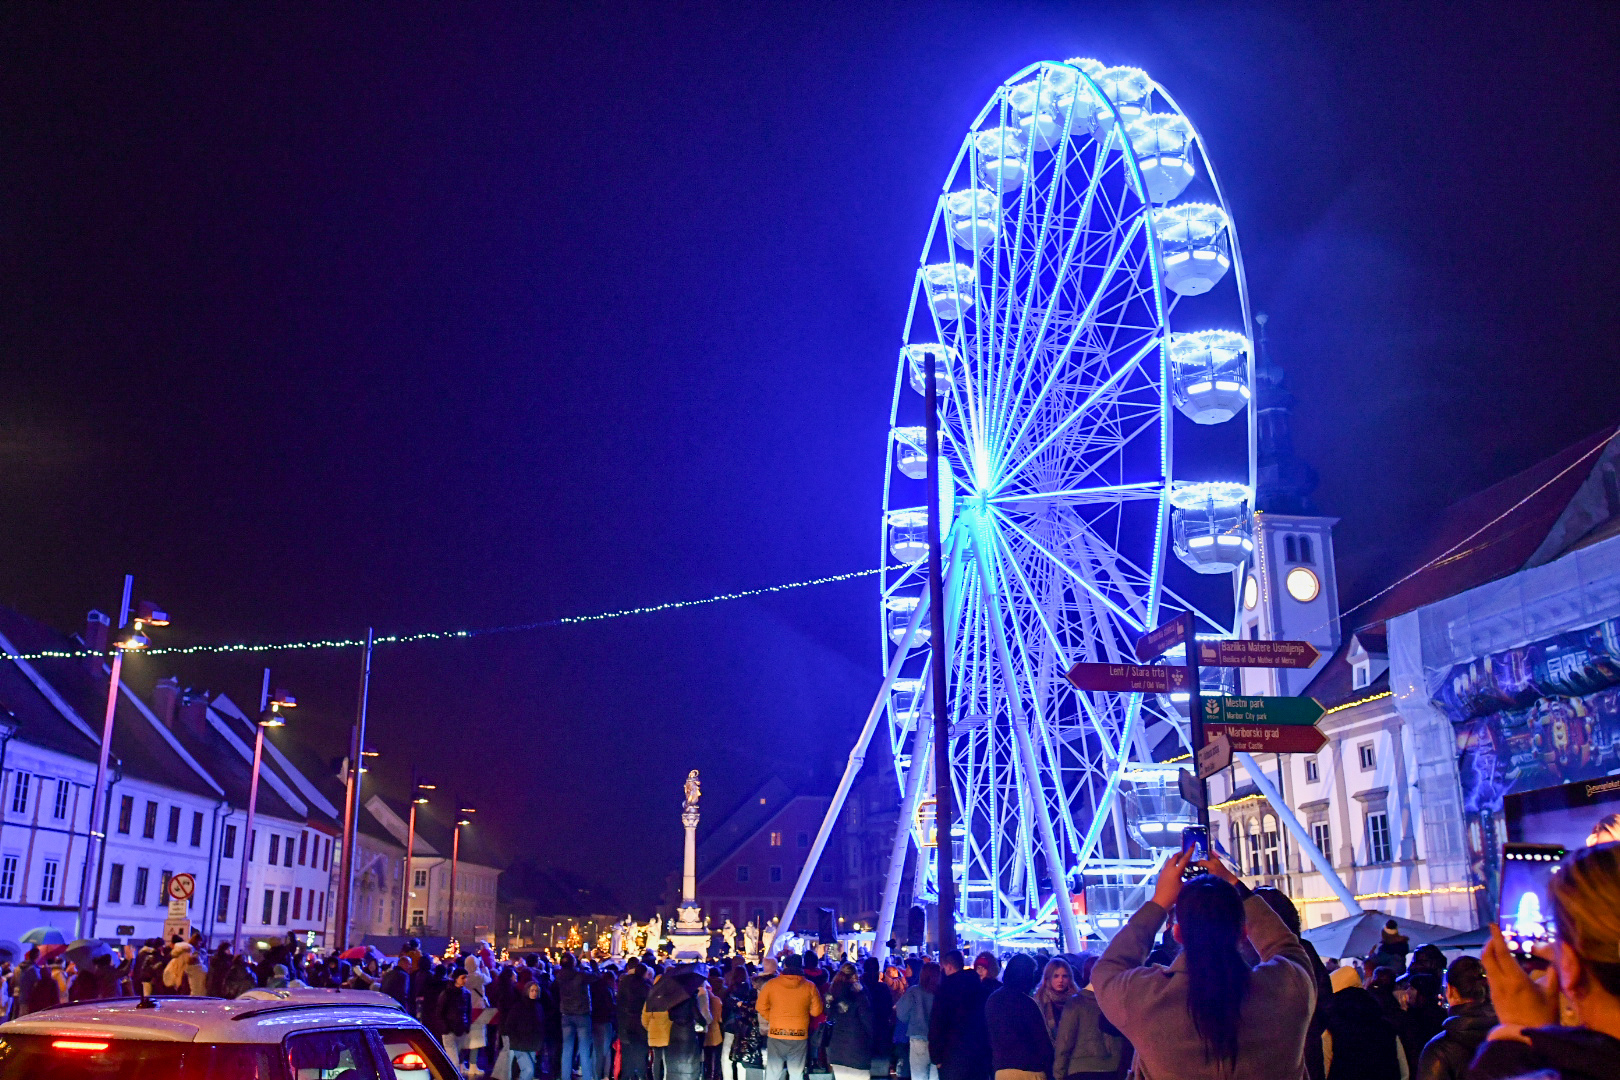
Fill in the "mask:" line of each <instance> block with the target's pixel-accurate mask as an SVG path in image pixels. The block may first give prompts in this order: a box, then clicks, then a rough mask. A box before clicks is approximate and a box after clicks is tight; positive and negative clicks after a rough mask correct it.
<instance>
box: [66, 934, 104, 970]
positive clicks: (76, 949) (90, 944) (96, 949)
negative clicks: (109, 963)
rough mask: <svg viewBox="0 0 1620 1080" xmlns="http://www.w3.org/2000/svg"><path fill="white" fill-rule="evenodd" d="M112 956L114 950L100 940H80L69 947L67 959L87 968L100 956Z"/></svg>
mask: <svg viewBox="0 0 1620 1080" xmlns="http://www.w3.org/2000/svg"><path fill="white" fill-rule="evenodd" d="M112 954H113V951H112V949H111V948H109V947H108V945H107V943H106V942H105V941H102V940H100V939H99V938H80V939H79V940H78V941H75V942H73V943H72V944H70V945H68V947H67V958H68V959H69V960H71V961H73V962H74V963H75V964H77V965H78V966H79V967H85V966H86V965H88V964H89V963H91V961H93V960H95V958H96V957H98V956H103V955H105V956H111V955H112Z"/></svg>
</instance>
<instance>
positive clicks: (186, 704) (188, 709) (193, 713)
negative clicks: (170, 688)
mask: <svg viewBox="0 0 1620 1080" xmlns="http://www.w3.org/2000/svg"><path fill="white" fill-rule="evenodd" d="M178 716H179V721H180V727H181V728H182V729H183V730H185V731H188V732H190V733H191V734H193V735H195V736H197V737H198V738H202V737H203V736H204V735H206V734H207V733H208V691H206V690H193V689H192V688H191V687H189V686H188V687H186V692H185V693H184V694H182V695H180V708H179V712H178Z"/></svg>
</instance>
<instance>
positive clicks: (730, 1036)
mask: <svg viewBox="0 0 1620 1080" xmlns="http://www.w3.org/2000/svg"><path fill="white" fill-rule="evenodd" d="M724 983H725V989H724V992H723V994H722V995H721V1006H720V1030H721V1032H722V1035H721V1038H720V1080H741V1078H742V1073H741V1072H740V1071H739V1069H738V1067H737V1058H735V1057H733V1056H732V1054H733V1051H734V1050H736V1049H737V1040H738V1039H739V1038H742V1039H744V1040H746V1039H747V1037H748V1033H749V1029H750V1028H753V1029H754V1030H756V1031H757V1030H758V1021H757V1019H756V1016H757V1013H756V1011H755V1009H754V998H755V996H756V995H755V991H754V984H753V982H752V980H750V979H749V977H748V967H747V965H745V964H743V963H742V961H740V960H735V959H733V960H731V961H730V962H729V964H728V966H727V968H726V974H725V980H724ZM764 1064H765V1063H764V1061H763V1060H761V1062H760V1067H763V1066H764ZM745 1068H746V1066H745Z"/></svg>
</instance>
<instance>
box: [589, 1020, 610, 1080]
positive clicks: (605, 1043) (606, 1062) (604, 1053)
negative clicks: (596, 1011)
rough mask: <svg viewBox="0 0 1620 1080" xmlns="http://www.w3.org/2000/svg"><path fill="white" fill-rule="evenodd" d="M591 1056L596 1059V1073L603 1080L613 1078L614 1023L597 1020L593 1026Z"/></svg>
mask: <svg viewBox="0 0 1620 1080" xmlns="http://www.w3.org/2000/svg"><path fill="white" fill-rule="evenodd" d="M591 1056H592V1057H593V1058H595V1059H596V1071H597V1074H598V1075H600V1076H601V1077H602V1078H603V1080H610V1078H611V1077H612V1076H613V1021H611V1020H597V1021H594V1022H593V1023H592V1024H591Z"/></svg>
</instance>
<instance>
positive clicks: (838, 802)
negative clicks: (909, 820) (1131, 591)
mask: <svg viewBox="0 0 1620 1080" xmlns="http://www.w3.org/2000/svg"><path fill="white" fill-rule="evenodd" d="M928 604H929V601H928V594H927V592H926V591H925V592H924V593H923V598H922V600H921V601H920V602H919V603H918V604H917V607H916V609H915V610H913V611H912V613H911V621H910V622H909V623H907V624H906V634H905V637H903V638H901V639H900V647H899V648H898V649H896V650H895V651H894V659H892V660H890V661H889V670H888V671H887V672H885V673H884V675H883V685H882V686H880V687H878V692H877V698H876V699H875V700H874V701H873V702H872V709H871V711H870V712H868V713H867V714H866V725H865V726H864V727H862V728H861V734H860V736H859V737H858V738H857V739H856V740H855V748H854V749H853V750H851V751H850V752H849V763H848V764H847V765H845V766H844V776H843V779H841V780H839V781H838V790H836V791H834V792H833V797H832V802H831V803H829V804H828V806H827V815H826V816H825V817H823V818H822V819H821V828H819V829H817V830H816V839H815V842H814V843H812V844H811V845H810V854H809V855H807V856H806V857H805V860H804V866H803V867H802V868H801V869H800V870H799V879H798V880H797V881H795V882H794V883H793V892H792V894H791V895H789V896H788V902H787V906H785V907H784V908H783V909H782V921H781V922H780V923H778V924H777V927H776V936H775V937H773V938H771V943H770V947H769V951H770V952H771V953H772V954H775V952H776V943H777V942H778V941H781V940H782V938H784V937H786V936H787V935H788V934H790V933H792V932H793V919H794V917H795V916H797V915H798V914H799V905H800V904H801V903H803V902H804V894H805V892H806V890H808V889H809V887H810V882H811V881H813V880H815V875H816V864H817V863H819V862H820V861H821V853H822V852H823V851H825V850H826V849H827V840H828V839H829V838H830V837H831V836H832V831H833V827H834V826H835V825H837V824H838V815H839V814H841V813H843V810H844V800H845V799H847V798H849V789H850V788H852V787H854V786H855V777H856V776H857V775H858V774H859V773H860V771H861V766H862V765H863V764H865V763H866V748H867V746H869V745H870V744H871V742H872V733H873V732H875V731H877V726H878V721H879V720H881V719H883V715H884V713H885V711H886V710H887V708H888V704H889V694H890V692H891V691H892V690H893V689H894V680H895V679H897V678H899V677H900V668H901V666H902V665H903V664H904V663H905V662H906V657H907V655H909V654H910V652H911V643H912V640H913V639H914V638H915V637H916V636H917V627H919V626H921V625H922V620H923V618H924V617H925V616H926V615H927V614H928ZM902 824H903V823H902Z"/></svg>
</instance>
